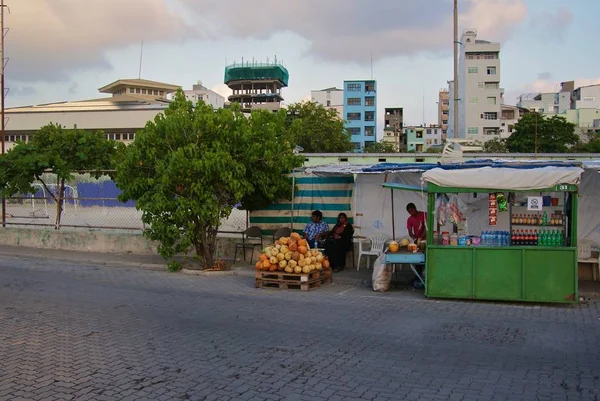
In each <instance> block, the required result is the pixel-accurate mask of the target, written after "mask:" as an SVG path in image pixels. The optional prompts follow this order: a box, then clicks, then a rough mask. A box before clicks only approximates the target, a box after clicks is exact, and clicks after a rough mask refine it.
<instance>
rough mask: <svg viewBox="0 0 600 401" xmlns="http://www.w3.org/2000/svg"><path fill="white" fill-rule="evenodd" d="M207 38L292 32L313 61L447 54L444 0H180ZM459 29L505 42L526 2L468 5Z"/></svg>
mask: <svg viewBox="0 0 600 401" xmlns="http://www.w3.org/2000/svg"><path fill="white" fill-rule="evenodd" d="M178 1H179V3H180V4H181V5H183V6H184V7H186V8H187V9H188V10H190V12H191V13H194V14H195V18H196V19H198V21H199V23H198V24H197V25H198V26H200V27H202V28H200V29H203V30H204V31H203V33H204V34H205V35H206V36H211V37H213V36H216V35H217V34H220V35H224V36H226V37H231V38H247V37H252V38H257V39H266V38H269V37H271V36H272V35H274V34H276V33H280V32H290V31H291V32H294V33H295V34H297V35H299V36H302V37H303V38H305V39H307V40H308V41H310V43H311V45H310V48H309V50H308V53H309V54H310V55H312V56H315V57H316V58H318V59H321V60H326V61H337V62H359V63H360V62H362V63H368V62H369V60H370V55H371V53H372V54H373V58H374V59H375V60H379V59H382V58H386V57H393V56H397V55H411V54H416V53H420V52H423V51H429V52H440V51H444V52H445V51H450V50H451V49H452V2H451V1H448V0H427V1H413V0H377V1H375V2H373V1H371V0H326V1H323V0H303V1H301V0H286V1H281V0H257V1H252V2H249V1H247V0H229V1H218V0H178ZM460 12H461V13H460V24H461V26H462V27H469V28H471V27H472V28H477V30H478V33H479V36H480V37H482V38H486V39H488V40H491V41H503V40H505V39H507V38H508V37H509V36H510V34H511V32H512V30H513V28H514V26H515V25H517V24H519V23H520V22H522V21H523V20H524V19H525V17H526V14H527V8H526V6H525V4H524V0H465V1H463V2H461V10H460Z"/></svg>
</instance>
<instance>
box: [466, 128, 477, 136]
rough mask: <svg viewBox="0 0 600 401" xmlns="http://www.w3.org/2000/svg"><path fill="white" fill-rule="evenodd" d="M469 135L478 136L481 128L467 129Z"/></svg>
mask: <svg viewBox="0 0 600 401" xmlns="http://www.w3.org/2000/svg"><path fill="white" fill-rule="evenodd" d="M467 134H469V135H477V134H479V127H469V128H467Z"/></svg>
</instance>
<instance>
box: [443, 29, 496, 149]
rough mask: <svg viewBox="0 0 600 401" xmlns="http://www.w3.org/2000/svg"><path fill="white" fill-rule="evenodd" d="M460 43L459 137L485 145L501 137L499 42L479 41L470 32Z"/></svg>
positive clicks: (474, 32) (475, 33)
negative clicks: (490, 140)
mask: <svg viewBox="0 0 600 401" xmlns="http://www.w3.org/2000/svg"><path fill="white" fill-rule="evenodd" d="M461 44H462V47H461V52H460V59H459V77H460V78H459V85H458V99H459V101H458V110H459V111H458V133H457V134H458V135H456V137H458V138H464V139H470V140H474V141H479V142H485V141H487V140H489V139H491V138H494V137H498V135H499V134H500V116H501V112H502V111H501V107H500V106H501V105H502V104H503V103H504V100H503V97H502V96H503V92H504V90H503V89H501V88H500V43H492V42H488V41H486V40H479V39H477V32H476V31H475V30H473V29H470V30H467V31H465V32H464V33H463V35H462V38H461ZM451 102H454V100H453V99H451Z"/></svg>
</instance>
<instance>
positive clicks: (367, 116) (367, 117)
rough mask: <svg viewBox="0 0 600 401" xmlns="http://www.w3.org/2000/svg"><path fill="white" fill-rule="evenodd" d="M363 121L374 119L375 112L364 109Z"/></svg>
mask: <svg viewBox="0 0 600 401" xmlns="http://www.w3.org/2000/svg"><path fill="white" fill-rule="evenodd" d="M365 121H375V112H374V111H366V112H365Z"/></svg>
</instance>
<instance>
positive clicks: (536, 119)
mask: <svg viewBox="0 0 600 401" xmlns="http://www.w3.org/2000/svg"><path fill="white" fill-rule="evenodd" d="M537 125H538V114H537V111H536V112H535V136H534V138H535V149H534V151H535V158H536V159H537V153H538V137H537V136H538V134H537V128H538V127H537Z"/></svg>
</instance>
